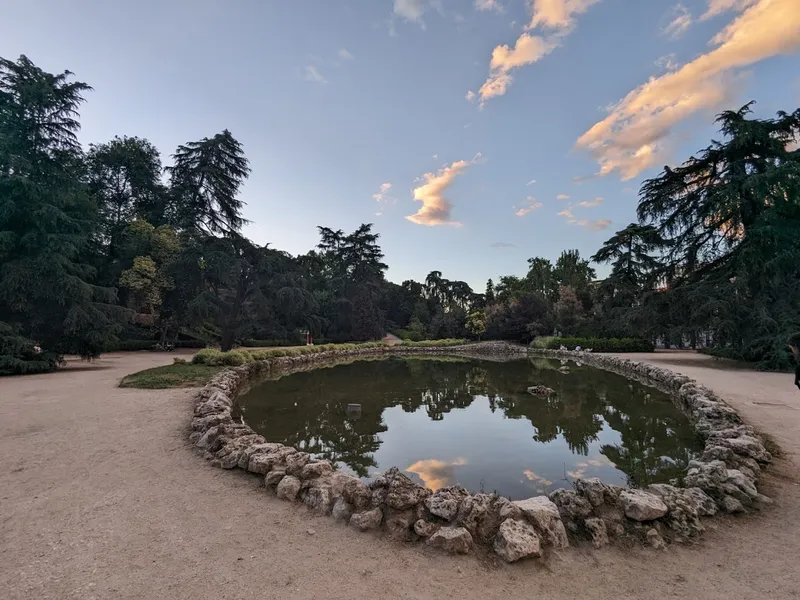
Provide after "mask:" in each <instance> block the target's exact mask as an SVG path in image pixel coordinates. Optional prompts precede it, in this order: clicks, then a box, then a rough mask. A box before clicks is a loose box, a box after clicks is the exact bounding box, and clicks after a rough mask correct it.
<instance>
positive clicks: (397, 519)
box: [383, 508, 417, 539]
mask: <svg viewBox="0 0 800 600" xmlns="http://www.w3.org/2000/svg"><path fill="white" fill-rule="evenodd" d="M416 520H417V515H416V513H415V511H414V509H411V508H407V509H405V510H397V509H394V508H387V509H386V510H385V511H384V519H383V524H384V526H385V527H386V530H387V531H388V532H389V534H390V535H392V536H394V537H396V538H400V539H407V538H408V536H409V534H410V533H411V527H412V526H413V525H414V522H415V521H416Z"/></svg>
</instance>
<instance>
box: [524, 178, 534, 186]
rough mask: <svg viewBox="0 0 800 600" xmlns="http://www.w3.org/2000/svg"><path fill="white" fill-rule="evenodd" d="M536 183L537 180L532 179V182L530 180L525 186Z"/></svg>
mask: <svg viewBox="0 0 800 600" xmlns="http://www.w3.org/2000/svg"><path fill="white" fill-rule="evenodd" d="M534 183H536V180H535V179H531V180H530V181H529V182H528V183H526V184H525V185H533V184H534Z"/></svg>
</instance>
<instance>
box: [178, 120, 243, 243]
mask: <svg viewBox="0 0 800 600" xmlns="http://www.w3.org/2000/svg"><path fill="white" fill-rule="evenodd" d="M172 159H173V161H174V164H173V165H172V166H171V167H167V169H166V170H167V172H168V173H169V175H170V186H171V193H172V201H173V207H172V210H173V212H174V215H173V218H174V219H175V222H176V223H177V224H178V225H179V226H180V227H182V228H189V229H197V230H202V231H205V232H207V233H212V234H217V233H219V234H228V233H231V232H238V231H239V230H241V228H242V226H243V225H245V224H246V223H247V221H246V219H245V218H244V217H242V207H243V206H244V202H243V201H242V200H241V199H239V198H238V195H239V189H240V188H241V186H242V184H243V183H244V182H245V180H246V179H247V177H248V176H249V174H250V167H249V163H248V160H247V158H246V157H245V155H244V150H243V149H242V145H241V144H240V143H239V142H238V141H236V139H235V138H234V137H233V135H231V132H230V131H228V130H227V129H225V130H224V131H223V132H222V133H218V134H217V135H215V136H214V137H212V138H203V139H202V140H200V141H199V142H189V143H187V144H185V145H182V146H178V149H177V150H176V151H175V154H173V155H172Z"/></svg>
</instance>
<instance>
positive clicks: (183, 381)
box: [119, 363, 224, 390]
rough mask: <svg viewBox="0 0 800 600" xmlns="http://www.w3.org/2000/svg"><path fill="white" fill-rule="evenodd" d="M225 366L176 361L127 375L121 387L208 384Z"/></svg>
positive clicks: (143, 387) (153, 388)
mask: <svg viewBox="0 0 800 600" xmlns="http://www.w3.org/2000/svg"><path fill="white" fill-rule="evenodd" d="M223 368H224V367H222V366H212V365H203V364H199V365H198V364H190V363H185V364H184V363H176V364H174V365H166V366H164V367H155V368H154V369H145V370H144V371H139V372H138V373H133V374H131V375H126V376H125V377H124V378H123V379H122V381H121V382H120V384H119V387H124V388H139V389H145V390H164V389H168V388H182V387H201V386H204V385H205V384H207V383H208V382H209V381H210V380H211V378H212V377H214V375H216V374H217V373H219V372H220V371H221V370H222V369H223Z"/></svg>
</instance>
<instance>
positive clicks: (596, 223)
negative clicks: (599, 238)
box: [558, 196, 611, 231]
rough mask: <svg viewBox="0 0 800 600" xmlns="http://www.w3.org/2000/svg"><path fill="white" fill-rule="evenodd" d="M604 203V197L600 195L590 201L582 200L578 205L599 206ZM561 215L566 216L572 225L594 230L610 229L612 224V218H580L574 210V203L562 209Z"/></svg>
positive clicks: (566, 219) (559, 214) (565, 218)
mask: <svg viewBox="0 0 800 600" xmlns="http://www.w3.org/2000/svg"><path fill="white" fill-rule="evenodd" d="M598 200H599V201H600V202H597V201H598ZM602 203H603V199H602V198H600V197H599V196H598V197H597V198H595V199H594V200H590V201H588V202H581V203H580V204H578V206H599V205H600V204H602ZM558 216H559V217H564V220H565V221H566V222H567V223H569V224H570V225H576V226H578V227H583V228H585V229H590V230H592V231H602V230H603V229H608V227H609V226H610V225H611V220H610V219H596V220H591V219H579V218H577V217H576V216H575V213H574V212H572V205H571V204H570V205H569V206H568V207H567V208H565V209H564V210H562V211H560V212H559V213H558Z"/></svg>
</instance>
